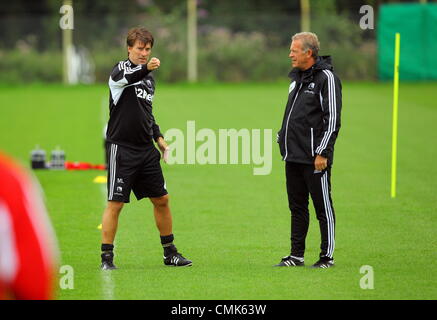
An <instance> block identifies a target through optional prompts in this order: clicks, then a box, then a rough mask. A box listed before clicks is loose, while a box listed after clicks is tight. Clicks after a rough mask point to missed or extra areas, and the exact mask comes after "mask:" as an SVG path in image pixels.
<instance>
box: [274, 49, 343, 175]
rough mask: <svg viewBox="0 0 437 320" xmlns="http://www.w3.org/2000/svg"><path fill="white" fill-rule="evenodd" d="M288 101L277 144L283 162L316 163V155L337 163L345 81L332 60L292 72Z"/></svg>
mask: <svg viewBox="0 0 437 320" xmlns="http://www.w3.org/2000/svg"><path fill="white" fill-rule="evenodd" d="M289 77H290V78H291V84H290V88H289V95H288V101H287V105H286V108H285V114H284V119H283V121H282V127H281V130H280V131H279V132H278V136H277V142H278V143H279V148H280V151H281V155H282V159H283V160H285V161H288V162H296V163H302V164H314V159H315V157H316V155H321V156H323V157H325V158H328V165H329V166H331V165H332V163H333V156H334V144H335V140H336V139H337V136H338V132H339V130H340V124H341V121H340V114H341V106H342V96H341V82H340V79H339V78H338V77H337V76H336V75H335V74H334V73H333V67H332V65H331V58H330V57H329V56H325V57H318V59H317V62H316V63H315V64H314V65H313V66H312V67H311V68H310V69H308V70H306V71H300V70H298V69H296V68H295V69H293V70H291V72H290V74H289Z"/></svg>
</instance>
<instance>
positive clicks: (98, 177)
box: [93, 176, 108, 183]
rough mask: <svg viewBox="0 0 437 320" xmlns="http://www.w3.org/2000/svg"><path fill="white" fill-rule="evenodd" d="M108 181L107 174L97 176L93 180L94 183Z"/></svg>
mask: <svg viewBox="0 0 437 320" xmlns="http://www.w3.org/2000/svg"><path fill="white" fill-rule="evenodd" d="M107 181H108V179H107V178H106V176H97V177H95V178H94V180H93V182H94V183H106V182H107Z"/></svg>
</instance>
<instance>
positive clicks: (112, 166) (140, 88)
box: [101, 27, 192, 270]
mask: <svg viewBox="0 0 437 320" xmlns="http://www.w3.org/2000/svg"><path fill="white" fill-rule="evenodd" d="M126 42H127V50H128V59H126V60H124V61H120V62H119V63H117V64H116V65H115V66H114V68H113V70H112V73H111V76H110V78H109V89H110V93H109V94H110V99H109V111H110V117H109V122H108V129H107V132H106V141H107V142H106V153H107V159H108V203H107V207H106V209H105V211H104V212H103V221H102V254H101V257H102V265H101V268H102V269H103V270H108V269H109V270H110V269H116V267H115V265H114V263H113V257H114V254H113V249H114V238H115V234H116V232H117V225H118V217H119V214H120V212H121V209H122V208H123V205H124V203H128V202H129V196H130V192H131V190H132V191H133V192H134V194H135V196H136V198H137V199H138V200H140V199H142V198H149V199H150V201H151V202H152V203H153V207H154V209H153V212H154V216H155V222H156V226H157V227H158V230H159V233H160V236H161V244H162V246H163V248H164V264H165V265H169V266H178V267H179V266H191V265H192V262H191V261H190V260H188V259H186V258H184V257H183V256H182V255H181V254H180V253H179V252H178V251H177V249H176V247H175V246H174V244H173V239H174V237H173V230H172V216H171V212H170V208H169V204H168V202H169V196H168V193H167V190H166V188H165V182H164V177H163V175H162V170H161V165H160V162H159V161H160V158H161V155H160V153H159V151H158V150H157V149H156V148H155V146H154V143H153V140H154V141H155V142H156V144H157V145H158V147H159V149H160V150H161V152H162V154H163V158H164V161H167V155H168V147H167V144H166V142H165V141H164V138H163V135H162V134H161V132H160V130H159V126H158V125H157V124H156V122H155V118H154V117H153V114H152V100H153V95H154V92H155V81H154V79H153V77H152V75H151V71H153V70H155V69H158V68H159V66H160V61H159V59H157V58H152V59H150V61H149V57H150V54H151V52H152V47H153V42H154V40H153V36H152V34H151V33H150V32H149V31H147V30H146V29H145V28H142V27H138V28H133V29H131V30H129V32H128V35H127V40H126Z"/></svg>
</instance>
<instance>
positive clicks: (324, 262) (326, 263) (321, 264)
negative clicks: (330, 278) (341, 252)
mask: <svg viewBox="0 0 437 320" xmlns="http://www.w3.org/2000/svg"><path fill="white" fill-rule="evenodd" d="M333 266H334V259H330V258H326V257H323V258H320V259H319V261H317V262H316V263H315V264H313V265H312V267H311V268H322V269H327V268H331V267H333Z"/></svg>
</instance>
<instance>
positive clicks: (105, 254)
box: [102, 243, 114, 261]
mask: <svg viewBox="0 0 437 320" xmlns="http://www.w3.org/2000/svg"><path fill="white" fill-rule="evenodd" d="M113 250H114V245H113V244H106V243H102V261H103V260H108V261H112V258H113V257H114V252H113Z"/></svg>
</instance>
